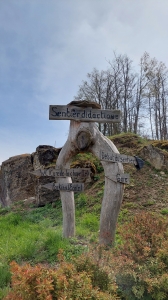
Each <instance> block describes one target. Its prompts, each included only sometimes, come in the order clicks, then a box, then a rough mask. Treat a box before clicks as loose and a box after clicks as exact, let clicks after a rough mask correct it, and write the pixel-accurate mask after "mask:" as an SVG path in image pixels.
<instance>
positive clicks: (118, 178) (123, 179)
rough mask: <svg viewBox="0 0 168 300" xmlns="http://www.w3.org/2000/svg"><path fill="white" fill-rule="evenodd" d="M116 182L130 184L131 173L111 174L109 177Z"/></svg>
mask: <svg viewBox="0 0 168 300" xmlns="http://www.w3.org/2000/svg"><path fill="white" fill-rule="evenodd" d="M108 178H109V179H111V180H112V181H114V182H119V183H123V184H129V183H130V175H129V174H117V175H111V176H110V177H108Z"/></svg>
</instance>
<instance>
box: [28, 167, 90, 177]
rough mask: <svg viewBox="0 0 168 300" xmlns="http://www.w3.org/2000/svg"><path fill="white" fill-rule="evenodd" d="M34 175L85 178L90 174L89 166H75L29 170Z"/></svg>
mask: <svg viewBox="0 0 168 300" xmlns="http://www.w3.org/2000/svg"><path fill="white" fill-rule="evenodd" d="M30 173H31V174H33V175H36V176H55V177H72V178H87V177H89V176H90V169H89V168H76V169H73V168H71V169H55V168H49V169H38V170H35V171H32V172H30Z"/></svg>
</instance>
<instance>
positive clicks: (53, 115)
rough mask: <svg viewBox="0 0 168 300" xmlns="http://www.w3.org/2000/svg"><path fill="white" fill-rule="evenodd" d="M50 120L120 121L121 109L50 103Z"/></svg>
mask: <svg viewBox="0 0 168 300" xmlns="http://www.w3.org/2000/svg"><path fill="white" fill-rule="evenodd" d="M49 119H50V120H76V121H81V122H82V121H83V122H86V121H87V122H98V123H106V122H108V123H114V122H120V110H109V109H105V110H103V109H95V108H91V107H77V106H67V105H50V107H49Z"/></svg>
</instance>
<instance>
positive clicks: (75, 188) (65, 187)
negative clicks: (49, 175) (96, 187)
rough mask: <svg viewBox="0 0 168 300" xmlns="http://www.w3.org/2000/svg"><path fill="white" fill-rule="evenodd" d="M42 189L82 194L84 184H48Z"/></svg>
mask: <svg viewBox="0 0 168 300" xmlns="http://www.w3.org/2000/svg"><path fill="white" fill-rule="evenodd" d="M42 187H44V188H46V189H49V190H51V191H64V192H77V193H79V192H82V191H84V183H55V182H51V183H47V184H45V185H42Z"/></svg>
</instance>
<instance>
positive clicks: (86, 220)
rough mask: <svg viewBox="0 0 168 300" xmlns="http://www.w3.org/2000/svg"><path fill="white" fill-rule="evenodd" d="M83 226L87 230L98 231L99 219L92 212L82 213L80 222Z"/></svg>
mask: <svg viewBox="0 0 168 300" xmlns="http://www.w3.org/2000/svg"><path fill="white" fill-rule="evenodd" d="M80 224H81V225H82V227H83V228H86V229H89V231H91V232H92V231H98V228H99V220H98V217H97V216H96V215H94V214H91V213H88V214H84V215H83V217H82V220H81V222H80Z"/></svg>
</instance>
